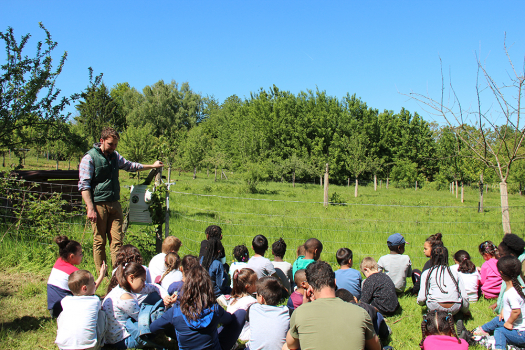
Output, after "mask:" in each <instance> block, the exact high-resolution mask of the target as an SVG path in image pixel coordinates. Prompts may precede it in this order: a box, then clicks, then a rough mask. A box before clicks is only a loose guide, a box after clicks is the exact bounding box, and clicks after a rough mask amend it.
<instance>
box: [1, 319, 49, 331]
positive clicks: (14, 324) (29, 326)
mask: <svg viewBox="0 0 525 350" xmlns="http://www.w3.org/2000/svg"><path fill="white" fill-rule="evenodd" d="M49 321H51V317H45V316H41V317H35V316H23V317H20V318H17V319H14V320H13V321H11V322H5V323H2V326H1V327H2V329H3V330H6V331H8V330H9V331H13V332H17V333H21V332H30V331H37V330H39V329H40V328H41V327H42V324H43V323H44V322H49Z"/></svg>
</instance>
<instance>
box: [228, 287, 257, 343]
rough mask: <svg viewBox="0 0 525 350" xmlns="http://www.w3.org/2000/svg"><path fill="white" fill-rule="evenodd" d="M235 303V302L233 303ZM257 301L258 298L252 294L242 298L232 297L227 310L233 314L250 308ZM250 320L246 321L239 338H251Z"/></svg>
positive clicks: (246, 339) (244, 339)
mask: <svg viewBox="0 0 525 350" xmlns="http://www.w3.org/2000/svg"><path fill="white" fill-rule="evenodd" d="M232 303H233V304H232ZM255 303H257V299H255V298H254V297H252V296H251V295H246V296H244V297H242V298H240V299H231V300H230V303H229V304H228V307H227V308H226V311H227V312H229V313H230V314H233V313H234V312H235V311H237V310H248V306H250V305H252V304H255ZM250 334H251V333H250V322H245V323H244V327H243V328H242V331H241V334H240V335H239V339H240V340H242V341H248V340H250Z"/></svg>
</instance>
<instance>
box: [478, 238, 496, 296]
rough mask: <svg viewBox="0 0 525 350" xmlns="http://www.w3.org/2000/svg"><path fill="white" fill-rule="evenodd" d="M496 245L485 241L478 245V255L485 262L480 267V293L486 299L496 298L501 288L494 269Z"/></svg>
mask: <svg viewBox="0 0 525 350" xmlns="http://www.w3.org/2000/svg"><path fill="white" fill-rule="evenodd" d="M496 251H497V248H496V245H495V244H494V243H492V242H491V241H485V242H483V243H481V244H480V245H479V253H480V254H481V256H482V257H483V260H485V262H484V263H483V265H481V271H480V277H481V292H482V293H483V296H484V297H485V298H486V299H494V298H497V297H498V295H499V292H500V287H501V276H500V274H499V272H498V268H497V267H496V263H497V261H498V260H496Z"/></svg>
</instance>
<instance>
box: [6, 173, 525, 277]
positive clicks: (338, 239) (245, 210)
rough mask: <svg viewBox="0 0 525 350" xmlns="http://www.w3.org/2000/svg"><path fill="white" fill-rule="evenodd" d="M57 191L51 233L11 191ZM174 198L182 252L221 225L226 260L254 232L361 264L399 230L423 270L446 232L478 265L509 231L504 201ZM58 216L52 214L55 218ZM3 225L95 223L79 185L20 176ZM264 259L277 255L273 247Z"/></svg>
mask: <svg viewBox="0 0 525 350" xmlns="http://www.w3.org/2000/svg"><path fill="white" fill-rule="evenodd" d="M43 188H46V190H42V189H43ZM57 192H60V193H62V199H64V200H65V201H66V202H67V207H68V210H69V214H68V215H66V216H61V220H60V221H56V222H54V223H53V227H54V231H52V232H48V233H49V234H48V235H47V236H45V235H43V234H42V227H41V223H38V222H36V221H35V218H34V217H32V216H23V215H19V213H20V211H18V212H17V211H16V210H14V205H13V203H12V202H10V199H9V198H10V197H9V196H8V193H10V194H12V193H18V194H19V196H18V198H24V195H26V196H29V195H32V196H29V197H30V198H32V199H31V201H33V202H35V203H31V204H32V205H33V206H32V208H35V207H36V208H38V207H43V205H44V204H45V201H46V200H47V198H49V196H51V195H53V194H54V193H57ZM425 195H431V194H430V193H429V194H425ZM266 197H272V196H271V195H269V196H266ZM35 198H36V199H35ZM170 199H171V200H170V201H171V203H170V207H171V208H170V232H171V234H173V235H176V236H178V237H179V238H180V239H181V240H182V242H183V247H182V249H181V253H182V254H187V253H191V254H198V253H199V249H200V242H201V241H202V240H203V239H205V236H204V231H205V229H206V227H207V226H209V225H219V226H221V227H222V229H223V237H224V238H223V244H224V246H225V248H226V251H227V253H228V254H229V255H228V260H231V259H232V256H231V252H232V251H233V248H234V247H235V246H236V245H239V244H244V245H246V246H247V247H251V241H252V239H253V237H254V236H255V235H257V234H263V235H265V236H266V237H267V238H268V240H269V243H270V247H271V244H272V243H273V242H275V241H276V240H278V239H279V238H281V237H282V238H283V239H284V240H285V241H286V243H287V245H288V251H287V254H286V256H285V259H286V260H287V261H289V262H293V261H294V260H295V258H296V255H295V254H296V253H295V252H296V248H297V247H298V246H299V245H301V244H303V243H304V242H305V241H306V240H307V239H308V238H311V237H315V238H318V239H319V240H321V242H322V243H323V253H322V255H321V258H322V259H323V260H325V261H328V262H330V263H332V264H333V265H336V264H337V263H336V258H335V255H336V252H337V250H338V249H339V248H342V247H347V248H350V249H351V250H352V251H353V253H354V259H353V260H354V262H355V266H358V263H359V262H360V261H361V259H362V258H364V257H366V256H372V257H374V258H376V260H377V259H379V257H380V256H382V255H385V254H388V253H389V250H388V248H387V245H386V240H387V238H388V236H389V235H391V234H393V233H401V234H402V235H403V236H404V237H405V239H406V241H407V242H408V244H407V245H406V254H408V255H409V256H410V257H411V259H412V262H413V265H414V266H415V267H421V266H422V265H423V264H424V262H425V260H426V259H427V258H426V257H425V256H424V255H423V253H422V250H423V243H424V241H425V239H426V238H427V237H428V236H430V235H432V234H434V233H436V232H441V233H442V234H443V241H444V243H445V245H446V246H447V248H448V249H449V253H450V255H451V256H452V255H453V254H454V253H455V252H456V251H457V250H460V249H464V250H467V251H468V252H469V253H470V255H471V256H472V258H473V259H472V260H473V261H474V263H475V264H476V266H480V265H481V264H482V263H483V260H482V258H481V256H480V255H479V253H478V248H477V247H478V245H479V244H480V243H481V242H483V241H485V240H491V241H493V242H494V243H496V244H498V243H499V242H500V241H501V238H502V236H503V232H502V225H501V208H500V207H499V206H490V205H485V206H484V212H483V213H478V207H477V206H472V205H470V206H469V205H449V206H447V205H405V204H382V203H379V204H372V203H339V204H338V205H330V206H329V207H328V208H325V207H324V206H323V203H322V202H313V201H304V200H290V199H273V198H264V197H261V196H259V197H257V198H247V197H242V196H220V195H213V194H196V193H189V192H181V191H173V190H172V191H170ZM390 202H392V201H390ZM18 204H21V205H23V204H24V203H18ZM44 209H45V208H44ZM55 209H56V210H57V211H59V210H63V209H64V208H56V207H55ZM509 210H510V213H511V225H512V229H513V232H514V233H517V234H518V235H520V236H522V233H523V232H524V231H525V215H524V214H525V206H517V205H515V206H511V207H510V209H509ZM57 215H58V214H57V213H55V212H51V211H49V212H47V216H48V217H50V218H51V217H58V216H57ZM0 229H1V231H0V232H3V234H2V235H1V236H0V239H2V240H3V238H4V237H5V236H6V234H10V235H11V236H13V237H15V239H16V238H18V237H20V235H22V234H23V235H25V236H26V238H29V239H35V240H39V241H40V242H43V243H48V244H51V243H52V241H51V240H52V237H54V236H55V235H56V234H58V233H63V234H67V235H68V236H72V237H76V239H78V240H82V241H83V242H81V243H83V244H84V243H89V242H90V241H91V225H90V224H88V223H87V222H86V216H85V212H84V208H83V205H82V200H81V195H80V193H79V192H78V189H77V188H76V185H66V184H56V183H52V182H46V183H38V182H31V181H15V182H12V186H4V187H3V192H2V193H0ZM44 229H45V228H44ZM145 231H148V229H144V227H143V226H142V227H141V226H136V225H131V226H130V229H128V235H136V236H140V235H143V233H144V232H145ZM44 236H45V237H44ZM130 243H132V244H134V242H130ZM151 245H154V241H152V242H151ZM266 256H267V257H270V258H271V257H272V256H271V248H270V250H269V252H268V253H267V255H266ZM451 264H452V261H451Z"/></svg>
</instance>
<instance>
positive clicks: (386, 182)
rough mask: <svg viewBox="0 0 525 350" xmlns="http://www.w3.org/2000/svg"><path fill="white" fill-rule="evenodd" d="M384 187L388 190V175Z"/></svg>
mask: <svg viewBox="0 0 525 350" xmlns="http://www.w3.org/2000/svg"><path fill="white" fill-rule="evenodd" d="M386 189H387V190H388V177H387V178H386Z"/></svg>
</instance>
